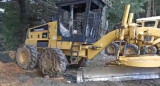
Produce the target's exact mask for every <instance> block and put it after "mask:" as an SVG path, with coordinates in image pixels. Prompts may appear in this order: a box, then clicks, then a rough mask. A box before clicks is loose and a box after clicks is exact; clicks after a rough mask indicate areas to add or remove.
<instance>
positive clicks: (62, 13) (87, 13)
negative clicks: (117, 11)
mask: <svg viewBox="0 0 160 86" xmlns="http://www.w3.org/2000/svg"><path fill="white" fill-rule="evenodd" d="M104 5H105V4H104V2H102V1H101V0H66V1H62V2H60V3H58V15H59V18H58V37H60V38H61V40H60V41H74V42H85V43H88V44H90V43H93V42H95V41H97V40H98V39H99V37H100V33H101V29H100V26H101V15H102V9H103V7H104Z"/></svg>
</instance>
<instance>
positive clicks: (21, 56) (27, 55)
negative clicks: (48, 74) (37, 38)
mask: <svg viewBox="0 0 160 86" xmlns="http://www.w3.org/2000/svg"><path fill="white" fill-rule="evenodd" d="M37 56H38V52H37V48H36V47H34V46H32V45H26V44H24V45H21V46H20V47H19V48H18V50H17V54H16V61H17V64H18V65H19V66H20V67H22V68H23V69H26V70H30V69H34V68H35V67H36V66H37V63H38V57H37Z"/></svg>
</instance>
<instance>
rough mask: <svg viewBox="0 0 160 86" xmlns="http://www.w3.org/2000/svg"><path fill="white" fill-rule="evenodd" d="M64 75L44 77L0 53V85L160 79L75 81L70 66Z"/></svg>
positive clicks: (121, 85)
mask: <svg viewBox="0 0 160 86" xmlns="http://www.w3.org/2000/svg"><path fill="white" fill-rule="evenodd" d="M111 58H112V57H108V56H104V55H99V56H98V57H97V58H96V59H94V60H92V61H89V62H88V64H87V66H89V67H90V66H92V67H94V66H102V65H105V63H106V62H108V61H109V60H110V59H111ZM65 75H66V76H65V77H60V78H58V79H53V78H47V77H44V76H43V75H42V74H41V72H39V71H38V70H32V71H26V70H23V69H22V68H20V67H18V65H17V64H16V62H15V61H14V60H12V59H10V58H9V57H8V55H7V54H2V53H0V86H160V79H155V80H137V81H125V82H109V81H106V82H85V83H75V81H76V70H75V69H71V68H70V69H68V70H67V71H66V74H65Z"/></svg>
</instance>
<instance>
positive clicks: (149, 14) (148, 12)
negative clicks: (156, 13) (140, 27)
mask: <svg viewBox="0 0 160 86" xmlns="http://www.w3.org/2000/svg"><path fill="white" fill-rule="evenodd" d="M151 9H152V0H148V5H147V14H146V16H147V17H151Z"/></svg>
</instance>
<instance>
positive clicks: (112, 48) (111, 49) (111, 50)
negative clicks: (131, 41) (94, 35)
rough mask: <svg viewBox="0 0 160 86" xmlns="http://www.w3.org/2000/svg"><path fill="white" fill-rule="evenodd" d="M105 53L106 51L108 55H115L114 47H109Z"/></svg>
mask: <svg viewBox="0 0 160 86" xmlns="http://www.w3.org/2000/svg"><path fill="white" fill-rule="evenodd" d="M107 51H108V53H109V54H114V53H115V47H114V46H109V47H108V48H107Z"/></svg>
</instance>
